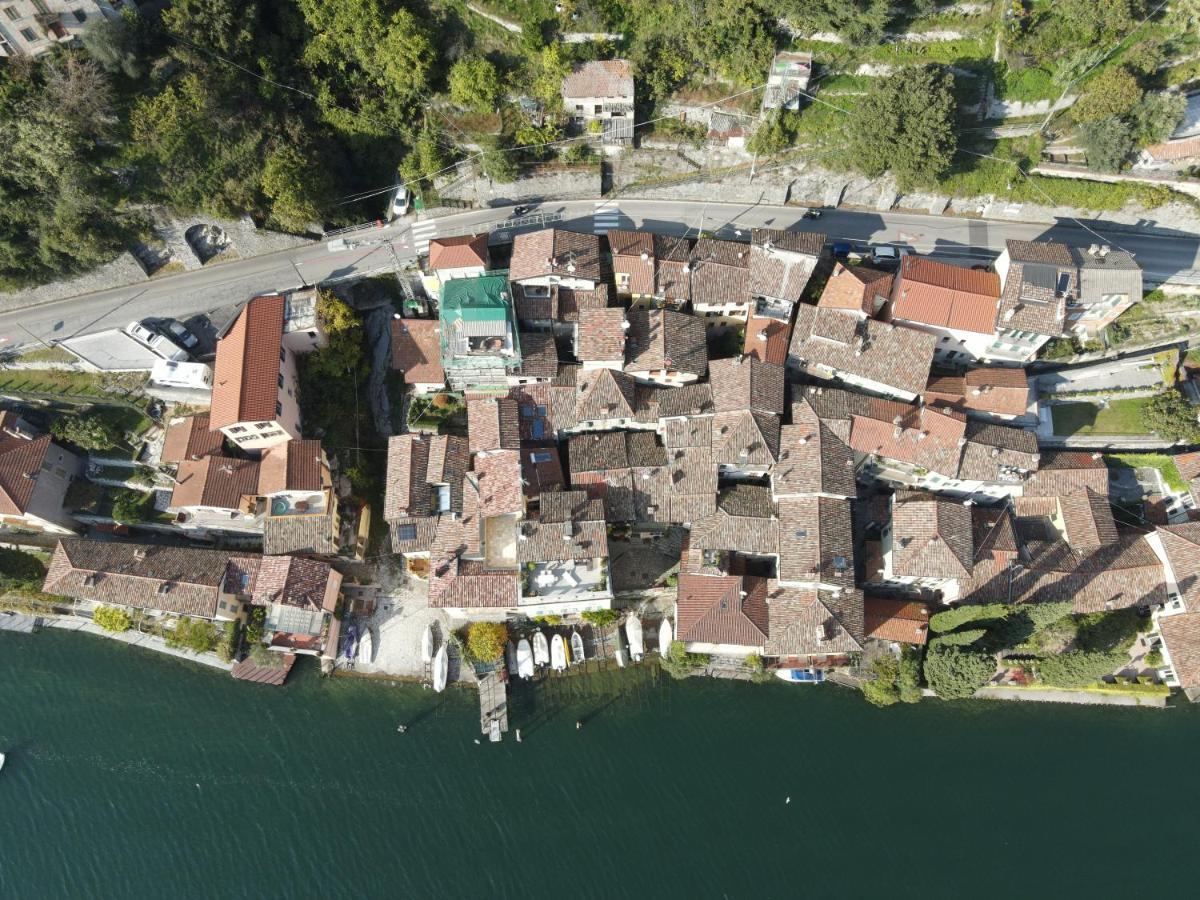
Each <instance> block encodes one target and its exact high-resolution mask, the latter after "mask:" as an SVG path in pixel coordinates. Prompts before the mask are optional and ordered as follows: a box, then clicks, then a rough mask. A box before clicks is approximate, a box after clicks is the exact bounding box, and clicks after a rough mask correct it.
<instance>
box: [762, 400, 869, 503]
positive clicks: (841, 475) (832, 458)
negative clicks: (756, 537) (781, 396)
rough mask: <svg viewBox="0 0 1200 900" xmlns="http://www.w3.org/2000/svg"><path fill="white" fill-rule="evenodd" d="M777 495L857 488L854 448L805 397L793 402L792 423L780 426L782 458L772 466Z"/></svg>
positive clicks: (853, 490) (849, 491)
mask: <svg viewBox="0 0 1200 900" xmlns="http://www.w3.org/2000/svg"><path fill="white" fill-rule="evenodd" d="M771 486H772V489H773V490H774V491H775V495H776V496H786V495H788V494H834V495H837V496H843V497H853V496H854V495H855V493H856V492H857V479H856V478H855V466H854V451H853V450H851V449H850V447H849V446H848V445H847V444H846V442H845V441H843V440H842V439H841V438H839V437H838V436H837V435H836V434H834V432H833V430H832V429H831V428H830V427H829V426H828V425H826V424H825V423H824V422H822V421H821V419H820V418H819V417H818V415H817V413H816V410H814V409H813V407H812V406H811V405H810V404H809V402H808V401H807V400H805V399H803V398H801V399H800V400H798V401H796V402H795V403H793V404H792V424H791V425H784V426H783V427H782V428H781V429H780V438H779V461H778V462H777V463H776V464H775V465H774V466H772V468H771Z"/></svg>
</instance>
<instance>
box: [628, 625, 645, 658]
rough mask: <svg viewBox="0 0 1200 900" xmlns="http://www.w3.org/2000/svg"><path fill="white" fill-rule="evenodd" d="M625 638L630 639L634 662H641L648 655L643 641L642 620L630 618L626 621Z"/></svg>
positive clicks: (630, 652)
mask: <svg viewBox="0 0 1200 900" xmlns="http://www.w3.org/2000/svg"><path fill="white" fill-rule="evenodd" d="M625 636H626V637H628V638H629V655H630V656H631V657H632V658H633V661H634V662H641V661H642V657H643V656H645V655H646V645H645V643H644V642H643V640H642V620H641V619H639V618H638V617H637V616H630V617H629V618H628V619H626V620H625Z"/></svg>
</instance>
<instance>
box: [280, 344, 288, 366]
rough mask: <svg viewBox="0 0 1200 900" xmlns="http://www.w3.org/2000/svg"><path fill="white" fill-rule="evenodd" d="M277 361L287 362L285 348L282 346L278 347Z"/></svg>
mask: <svg viewBox="0 0 1200 900" xmlns="http://www.w3.org/2000/svg"><path fill="white" fill-rule="evenodd" d="M279 361H280V362H287V349H286V348H284V347H280V348H279Z"/></svg>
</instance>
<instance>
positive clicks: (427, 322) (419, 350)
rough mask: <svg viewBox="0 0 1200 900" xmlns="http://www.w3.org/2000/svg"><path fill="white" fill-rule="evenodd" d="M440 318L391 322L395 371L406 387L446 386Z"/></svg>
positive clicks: (393, 367)
mask: <svg viewBox="0 0 1200 900" xmlns="http://www.w3.org/2000/svg"><path fill="white" fill-rule="evenodd" d="M441 333H442V329H441V324H440V323H439V322H438V320H437V319H392V369H394V370H395V371H397V372H401V373H403V375H404V381H405V383H406V384H444V383H445V381H446V373H445V372H444V371H443V370H442V346H441Z"/></svg>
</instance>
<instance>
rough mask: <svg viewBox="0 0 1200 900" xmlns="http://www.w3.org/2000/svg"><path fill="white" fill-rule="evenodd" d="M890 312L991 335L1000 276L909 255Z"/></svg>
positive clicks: (904, 261)
mask: <svg viewBox="0 0 1200 900" xmlns="http://www.w3.org/2000/svg"><path fill="white" fill-rule="evenodd" d="M892 295H893V300H892V303H891V306H890V309H889V312H888V315H889V316H890V318H892V319H902V320H904V321H908V322H920V323H922V324H926V325H936V326H939V327H941V328H951V329H954V330H956V331H973V332H976V333H978V334H992V333H993V332H995V330H996V311H997V310H998V309H999V306H1000V278H999V276H997V275H996V274H995V273H994V272H980V271H976V270H974V269H964V268H962V267H961V266H951V265H948V264H946V263H942V262H937V261H935V260H931V259H927V258H925V257H921V256H906V257H904V259H903V261H902V263H901V266H900V281H899V287H898V289H893V291H892Z"/></svg>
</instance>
